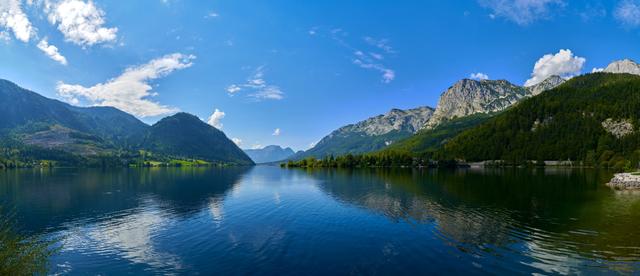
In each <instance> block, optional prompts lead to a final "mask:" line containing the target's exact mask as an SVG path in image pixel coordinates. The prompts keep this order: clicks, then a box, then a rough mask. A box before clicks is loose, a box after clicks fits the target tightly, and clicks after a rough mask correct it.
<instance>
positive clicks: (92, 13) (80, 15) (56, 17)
mask: <svg viewBox="0 0 640 276" xmlns="http://www.w3.org/2000/svg"><path fill="white" fill-rule="evenodd" d="M45 10H46V11H47V13H48V15H49V16H48V18H49V22H50V23H51V24H53V25H56V24H57V26H58V30H59V31H60V32H61V33H62V34H63V35H64V37H65V39H66V40H67V41H70V42H72V43H75V44H78V45H80V46H83V47H84V46H92V45H94V44H98V43H105V42H113V41H115V40H116V34H117V32H118V28H108V27H104V26H103V25H104V24H105V13H104V11H103V10H101V9H100V8H98V7H96V6H95V4H94V3H93V2H92V1H87V2H85V1H82V0H61V1H58V2H55V3H51V2H49V1H46V4H45Z"/></svg>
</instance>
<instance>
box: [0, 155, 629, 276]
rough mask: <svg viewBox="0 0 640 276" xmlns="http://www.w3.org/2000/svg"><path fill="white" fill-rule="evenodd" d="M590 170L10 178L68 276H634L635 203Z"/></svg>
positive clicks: (1, 181) (1, 177)
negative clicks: (58, 247) (53, 242)
mask: <svg viewBox="0 0 640 276" xmlns="http://www.w3.org/2000/svg"><path fill="white" fill-rule="evenodd" d="M610 177H611V174H610V173H607V172H599V171H593V170H586V171H585V170H551V169H547V170H525V169H520V170H517V169H512V170H471V169H470V170H457V171H443V170H311V171H306V170H286V169H280V168H277V167H262V166H259V167H254V168H231V169H211V168H191V169H186V168H183V169H175V168H169V169H121V170H106V171H105V170H81V169H56V170H13V171H1V172H0V202H2V203H3V205H5V206H11V207H12V208H13V209H14V210H15V212H16V213H17V219H18V225H19V226H20V227H21V229H22V230H24V231H26V232H29V233H34V234H42V233H44V234H46V235H48V236H50V237H56V238H59V239H60V243H61V244H62V245H63V249H62V251H61V252H59V253H58V254H57V255H56V256H55V257H54V258H53V259H52V267H51V269H52V273H62V274H67V273H68V274H103V275H105V274H107V275H122V274H204V275H230V274H231V275H235V274H269V275H351V274H356V275H357V274H378V275H391V274H394V275H398V274H408V275H415V274H429V273H440V274H452V273H455V274H461V273H464V274H512V273H522V274H532V273H542V274H555V273H562V274H575V273H585V274H601V273H603V272H606V273H611V274H616V273H623V274H634V273H638V272H639V271H640V194H632V193H628V192H627V193H623V192H615V191H613V190H611V189H609V188H607V187H606V186H604V184H603V183H605V182H607V180H608V179H609V178H610Z"/></svg>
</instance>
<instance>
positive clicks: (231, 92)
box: [227, 84, 242, 95]
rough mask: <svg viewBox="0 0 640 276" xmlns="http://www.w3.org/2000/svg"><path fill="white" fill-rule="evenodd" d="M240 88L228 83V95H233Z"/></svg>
mask: <svg viewBox="0 0 640 276" xmlns="http://www.w3.org/2000/svg"><path fill="white" fill-rule="evenodd" d="M240 90H242V88H241V87H240V86H238V85H235V84H232V85H229V86H228V87H227V93H229V95H234V94H235V93H238V92H240Z"/></svg>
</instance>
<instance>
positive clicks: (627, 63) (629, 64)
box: [604, 59, 640, 75]
mask: <svg viewBox="0 0 640 276" xmlns="http://www.w3.org/2000/svg"><path fill="white" fill-rule="evenodd" d="M604 72H606V73H616V74H621V73H627V74H634V75H640V64H638V63H636V62H635V61H633V60H630V59H623V60H618V61H614V62H612V63H611V64H609V66H607V68H606V69H604Z"/></svg>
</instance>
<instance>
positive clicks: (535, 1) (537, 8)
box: [478, 0, 565, 26]
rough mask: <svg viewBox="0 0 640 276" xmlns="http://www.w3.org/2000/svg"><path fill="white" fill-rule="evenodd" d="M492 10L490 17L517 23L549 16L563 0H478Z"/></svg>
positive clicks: (520, 23) (562, 3) (530, 21)
mask: <svg viewBox="0 0 640 276" xmlns="http://www.w3.org/2000/svg"><path fill="white" fill-rule="evenodd" d="M478 2H479V3H480V5H481V6H483V7H486V8H488V9H490V10H491V11H492V13H491V14H490V15H489V16H490V17H491V18H496V17H502V18H505V19H507V20H509V21H512V22H514V23H516V24H518V25H522V26H524V25H529V24H531V23H533V22H534V21H537V20H541V19H547V18H550V14H551V13H552V12H553V10H554V9H559V8H562V7H564V6H565V2H564V0H478Z"/></svg>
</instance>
